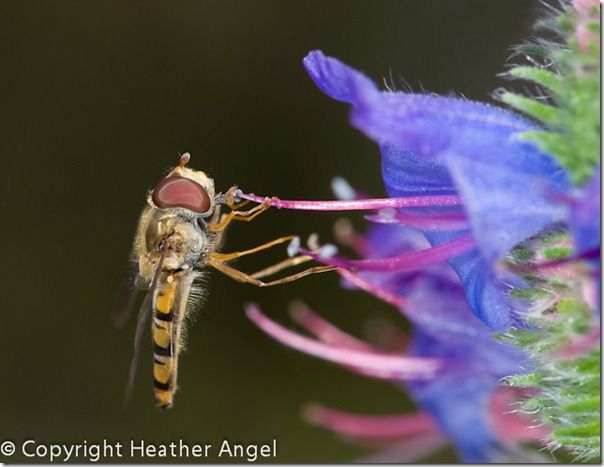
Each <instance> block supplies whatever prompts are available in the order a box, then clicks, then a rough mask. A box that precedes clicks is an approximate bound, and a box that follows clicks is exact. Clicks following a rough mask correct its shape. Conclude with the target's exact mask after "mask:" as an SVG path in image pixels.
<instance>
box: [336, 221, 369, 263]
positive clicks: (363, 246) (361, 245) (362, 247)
mask: <svg viewBox="0 0 604 467" xmlns="http://www.w3.org/2000/svg"><path fill="white" fill-rule="evenodd" d="M333 231H334V235H335V237H336V240H337V241H338V242H339V243H341V244H342V245H346V246H347V247H350V248H352V249H353V250H354V251H355V252H356V253H357V254H358V255H359V256H366V254H367V251H368V250H369V245H368V244H367V239H366V238H365V236H364V235H362V234H360V233H358V232H357V231H356V230H355V229H354V227H353V225H352V222H350V221H349V220H348V219H345V218H341V219H338V220H337V221H336V222H335V224H334V226H333Z"/></svg>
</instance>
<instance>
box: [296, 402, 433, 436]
mask: <svg viewBox="0 0 604 467" xmlns="http://www.w3.org/2000/svg"><path fill="white" fill-rule="evenodd" d="M304 415H305V417H306V418H307V419H308V420H309V421H310V422H311V423H313V424H315V425H319V426H322V427H323V428H327V429H328V430H331V431H334V432H337V433H339V434H342V435H347V436H354V437H362V438H398V439H400V438H406V437H409V436H418V435H421V434H425V433H438V428H437V426H436V424H435V423H434V421H433V420H432V418H430V417H429V416H428V415H427V414H425V413H422V412H415V413H409V414H402V415H385V416H372V415H358V414H352V413H348V412H341V411H339V410H334V409H330V408H327V407H324V406H322V405H319V404H311V405H309V406H308V407H307V408H306V410H305V411H304Z"/></svg>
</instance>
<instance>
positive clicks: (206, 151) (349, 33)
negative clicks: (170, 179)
mask: <svg viewBox="0 0 604 467" xmlns="http://www.w3.org/2000/svg"><path fill="white" fill-rule="evenodd" d="M540 8H543V7H542V6H540V5H539V3H538V2H537V1H525V0H506V1H494V0H490V1H489V0H487V1H485V0H472V1H469V0H457V1H454V2H451V1H445V0H442V1H434V0H412V1H409V0H408V1H398V0H397V1H385V0H382V1H379V2H369V1H350V0H346V1H344V0H340V1H329V2H326V1H323V0H317V1H309V0H307V1H304V2H283V1H279V0H272V1H269V0H263V1H255V2H250V1H244V0H238V1H233V0H230V1H228V0H227V1H224V0H220V1H218V0H216V1H177V2H157V1H145V2H142V1H131V2H122V1H107V0H103V1H92V2H80V1H61V2H51V1H37V2H21V1H17V0H15V1H4V2H2V5H1V6H0V10H1V14H0V35H1V36H2V40H1V41H0V60H1V61H2V74H1V76H0V81H1V83H2V85H1V91H0V92H1V99H2V102H3V105H2V107H3V111H2V113H1V116H0V119H1V125H2V137H1V138H0V146H1V148H2V151H1V153H2V168H3V179H4V181H3V183H2V192H3V193H2V200H3V202H2V205H3V212H4V216H3V219H4V220H3V228H2V239H3V242H2V243H3V245H4V248H3V251H2V258H3V261H2V262H3V267H2V272H1V273H0V274H2V293H1V294H0V297H1V298H0V304H1V306H2V310H3V311H2V313H3V317H4V325H3V328H4V332H3V338H2V348H3V357H4V359H3V363H2V368H3V370H2V373H3V383H2V385H1V386H0V396H1V397H0V398H1V400H2V409H1V410H2V413H1V416H0V428H1V429H0V437H1V439H2V440H3V439H11V440H14V441H16V442H18V443H20V442H22V441H23V440H24V439H25V438H34V439H35V440H36V441H38V442H44V443H51V442H55V443H56V442H59V443H74V442H82V441H83V440H84V439H87V440H88V442H89V443H92V442H98V441H100V440H102V439H103V438H105V439H108V440H113V441H122V442H127V441H128V440H129V439H131V438H135V439H145V440H147V441H149V442H156V443H157V442H169V441H173V440H177V439H179V438H183V439H184V440H185V441H187V442H189V443H212V444H214V445H217V444H219V443H220V441H221V440H222V439H223V438H229V439H230V440H232V441H233V442H262V441H268V440H270V439H272V438H277V440H278V449H279V450H278V454H279V456H278V458H277V461H279V462H343V461H351V460H354V459H359V458H362V457H363V456H366V455H368V454H369V453H370V452H371V451H370V450H367V449H364V448H361V447H358V446H353V445H351V444H348V443H346V442H345V441H343V440H339V439H337V438H336V437H335V436H333V435H332V434H330V433H328V432H326V431H323V430H321V429H318V428H315V427H312V426H310V425H308V424H307V423H306V422H305V421H304V420H303V418H302V416H301V411H302V409H303V407H304V405H305V404H306V403H308V402H310V401H318V402H321V403H324V404H326V405H329V406H332V407H335V408H339V409H343V410H350V411H353V412H360V413H368V414H395V413H400V412H403V411H409V410H413V406H412V403H411V401H410V400H409V399H408V397H407V396H406V395H405V393H404V392H403V391H401V390H400V389H398V388H396V387H394V386H391V385H389V384H387V383H385V382H381V381H374V380H369V379H364V378H362V377H360V376H356V375H353V374H351V373H348V372H346V371H345V370H343V369H340V368H337V367H335V366H332V365H329V364H326V363H324V362H322V361H318V360H316V359H312V358H310V357H307V356H305V355H302V354H298V353H296V352H294V351H291V350H289V349H286V348H284V347H282V346H280V345H279V344H277V343H275V342H274V341H272V340H271V339H269V338H268V337H267V336H265V335H264V334H262V333H261V332H260V331H259V330H258V329H256V328H255V327H254V326H253V325H252V324H251V323H250V322H249V321H248V320H247V319H246V317H245V315H244V313H243V304H244V303H245V302H246V301H255V302H258V303H259V304H261V305H262V307H263V309H264V311H265V312H266V313H267V314H269V315H270V316H271V317H273V318H274V319H276V320H278V321H280V322H281V323H285V324H287V325H288V326H291V322H290V321H289V317H288V315H287V307H288V304H289V303H290V302H291V301H292V300H294V299H297V298H300V299H303V300H304V301H305V302H306V303H308V304H309V305H310V306H311V307H313V308H314V309H315V310H316V311H318V312H319V313H321V314H322V315H323V316H325V317H326V318H327V319H329V320H330V321H332V322H334V323H335V324H337V325H338V326H340V327H342V328H343V329H345V330H347V331H349V332H351V333H354V334H355V335H358V336H362V335H363V333H364V332H365V331H366V328H367V326H368V323H369V324H370V323H371V322H374V321H375V320H380V319H388V320H390V321H391V322H392V323H394V324H395V325H396V326H398V327H400V328H401V329H405V326H406V324H405V321H404V320H403V319H402V318H401V317H400V316H399V315H398V312H397V311H395V310H393V309H391V308H390V307H388V306H386V305H384V304H382V303H379V302H378V301H376V300H374V299H373V298H371V297H369V296H367V295H364V294H362V293H359V292H350V291H345V290H343V289H341V287H340V286H339V281H338V279H337V277H335V275H322V276H315V277H310V278H307V279H304V280H302V281H299V282H296V283H294V284H291V285H287V286H283V287H279V288H270V289H256V288H254V287H252V286H250V285H245V284H240V283H237V282H233V281H232V280H230V279H228V278H227V277H224V276H222V275H220V274H219V273H216V272H212V273H211V277H210V280H209V281H208V294H207V299H206V300H205V304H204V306H203V308H202V309H201V310H200V311H199V312H198V313H197V318H196V320H195V323H194V324H193V325H192V326H190V328H189V331H188V346H187V351H186V353H185V354H184V355H182V357H181V359H180V375H179V380H180V381H179V383H180V390H179V392H178V393H177V396H176V400H175V407H174V408H173V409H172V410H170V411H168V412H159V411H157V410H156V409H155V408H154V403H153V397H152V383H151V376H150V375H151V346H150V342H147V341H148V339H147V340H146V342H145V348H144V350H143V358H142V361H141V366H140V369H139V375H138V380H137V382H136V385H135V388H134V394H133V398H132V401H131V403H130V404H129V406H128V407H126V408H124V407H123V405H122V397H123V392H124V388H125V383H126V377H127V372H128V366H129V362H130V358H131V352H132V342H133V335H134V322H130V323H129V324H128V325H127V326H126V328H125V329H123V330H121V331H118V330H116V329H115V328H114V327H113V326H112V324H111V321H110V311H111V307H112V303H113V300H114V296H115V293H116V289H117V288H118V286H119V284H120V281H121V280H122V278H123V277H124V276H125V275H126V274H127V273H128V270H127V259H128V254H129V251H130V247H131V243H132V239H133V235H134V229H135V226H136V223H137V218H138V215H139V212H140V209H141V208H142V206H143V204H144V201H145V196H146V192H147V190H148V189H149V188H150V187H151V186H153V185H154V184H155V183H156V182H157V181H158V180H159V178H160V177H161V176H162V175H163V174H164V171H165V170H166V169H167V168H168V167H169V166H171V165H174V164H175V163H176V162H177V160H178V154H179V152H184V151H190V152H191V154H192V156H193V157H192V162H191V166H192V167H194V168H198V169H203V170H205V171H207V172H209V174H210V175H211V176H213V178H214V179H215V181H216V185H217V189H219V190H226V189H227V188H228V187H230V186H231V185H234V184H237V185H239V186H241V187H243V188H244V189H245V190H247V191H249V192H255V193H259V194H263V195H278V196H280V197H282V198H290V199H292V198H293V199H302V198H304V199H326V198H332V197H333V195H332V193H331V191H330V181H331V179H332V178H333V177H334V176H336V175H341V176H344V177H346V178H347V179H348V180H349V181H350V182H351V183H352V184H353V185H354V186H355V187H357V188H359V189H360V190H362V191H364V192H366V193H370V194H372V195H375V196H383V195H384V191H383V188H382V184H381V178H380V166H379V153H378V150H377V148H376V146H375V145H374V144H373V143H371V142H370V141H368V140H366V139H365V138H364V137H363V136H362V135H361V134H360V133H358V132H357V131H356V130H354V129H353V128H352V127H350V126H349V124H348V122H347V111H348V109H347V106H346V105H343V104H340V103H337V102H334V101H331V100H330V99H329V98H327V97H326V96H324V95H323V94H322V93H321V92H320V91H319V90H318V89H317V88H315V86H314V85H313V84H312V82H311V80H310V79H309V78H308V77H307V75H306V73H305V72H304V69H303V67H302V63H301V61H302V58H303V57H304V55H305V54H306V53H307V52H308V51H309V50H312V49H317V48H320V49H322V50H323V51H325V52H326V53H327V54H329V55H333V56H335V57H338V58H340V59H342V60H343V61H345V62H347V63H349V64H351V65H352V66H354V67H357V68H359V69H361V70H363V71H364V72H366V73H367V74H368V75H369V76H371V77H373V78H375V79H376V80H377V81H378V82H383V79H384V78H385V79H386V81H387V82H388V83H390V84H394V86H395V87H399V88H402V85H400V82H401V81H400V78H404V80H406V82H408V83H409V84H410V85H411V87H412V88H413V89H414V90H416V91H420V90H422V89H425V90H429V91H433V92H437V93H441V94H447V93H450V92H452V91H454V92H456V93H461V94H463V95H464V96H466V97H467V98H469V99H477V100H490V97H489V96H490V93H491V92H492V91H493V90H494V89H496V88H497V87H499V86H503V85H507V84H508V83H506V82H505V81H503V80H501V79H499V78H497V77H496V74H498V73H500V72H502V71H504V70H505V67H504V61H505V60H506V58H507V57H508V56H509V55H510V46H511V45H513V44H517V43H519V42H521V41H522V40H523V39H524V38H527V37H529V36H530V30H529V29H530V26H531V24H532V23H533V21H534V19H535V17H536V15H537V13H538V11H539V9H540ZM339 217H340V214H337V213H335V214H329V213H312V212H310V213H303V212H287V211H283V210H281V211H278V210H274V211H271V212H269V213H267V214H264V215H263V216H261V217H259V218H258V220H256V221H254V222H252V223H249V224H248V223H237V224H236V225H233V227H232V228H231V229H230V230H229V232H228V236H227V241H226V244H225V247H224V251H233V250H236V249H243V248H246V247H251V246H255V245H257V244H259V243H262V242H265V241H268V240H270V239H273V238H275V237H277V236H280V235H284V234H291V233H296V234H299V235H301V236H303V237H306V236H307V235H309V234H310V233H312V232H317V233H318V234H319V235H320V238H321V240H322V241H324V242H330V241H333V233H332V228H333V224H334V222H335V221H336V220H337V219H338V218H339ZM350 217H351V219H352V220H353V221H354V222H355V223H356V225H358V226H362V224H363V223H362V216H361V215H360V214H354V215H351V216H350ZM284 254H285V252H284V248H277V251H271V252H269V253H266V254H262V255H255V256H253V257H250V258H247V259H246V260H245V261H241V262H240V263H238V266H239V267H241V268H243V269H245V270H247V271H250V272H251V271H255V270H258V269H260V268H262V267H264V266H266V265H268V264H271V263H272V262H274V261H276V260H278V259H281V258H283V256H284ZM214 452H216V451H214ZM454 459H455V458H454V454H453V452H452V451H445V452H443V453H441V454H439V455H438V456H436V457H434V456H433V457H431V458H430V459H428V460H430V461H433V462H434V461H447V460H449V461H451V460H454ZM0 460H2V458H1V457H0ZM6 460H8V459H6ZM10 460H11V461H25V460H27V459H25V458H22V457H20V456H18V455H17V456H13V457H12V458H11V459H10ZM108 460H109V461H110V459H108ZM116 460H119V459H116ZM169 460H170V461H171V462H177V461H178V459H173V458H172V459H169ZM189 460H190V459H189ZM209 460H211V461H220V460H221V459H216V458H215V457H211V458H210V459H209ZM222 460H223V461H225V460H226V461H231V462H233V461H234V459H222ZM146 461H147V462H150V461H152V459H149V458H147V459H146Z"/></svg>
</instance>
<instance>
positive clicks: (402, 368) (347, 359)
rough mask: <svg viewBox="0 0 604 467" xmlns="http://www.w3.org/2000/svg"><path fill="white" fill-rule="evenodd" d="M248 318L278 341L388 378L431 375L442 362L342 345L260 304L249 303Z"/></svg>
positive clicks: (427, 377)
mask: <svg viewBox="0 0 604 467" xmlns="http://www.w3.org/2000/svg"><path fill="white" fill-rule="evenodd" d="M245 312H246V314H247V316H248V318H249V319H250V320H251V321H252V322H253V323H254V324H256V326H258V327H259V328H260V329H262V330H263V331H264V332H266V333H267V334H268V335H269V336H271V337H272V338H273V339H275V340H276V341H279V342H281V343H282V344H284V345H286V346H288V347H291V348H293V349H296V350H299V351H300V352H304V353H306V354H309V355H313V356H315V357H319V358H322V359H323V360H327V361H330V362H334V363H339V364H340V365H343V366H346V367H354V368H357V369H359V370H361V371H363V372H366V374H371V376H374V377H376V378H382V379H387V380H405V379H430V378H432V377H433V376H434V374H435V372H436V370H437V369H438V368H439V366H440V364H441V363H440V361H439V360H437V359H431V358H419V357H406V356H401V355H398V354H390V355H389V354H385V353H377V352H369V351H361V350H353V349H350V348H338V347H333V346H331V345H328V344H325V343H323V342H318V341H315V340H313V339H310V338H308V337H304V336H301V335H299V334H297V333H295V332H292V331H290V330H288V329H286V328H284V327H283V326H281V325H279V324H277V323H276V322H274V321H272V320H271V319H269V318H268V317H267V316H266V315H264V314H263V313H262V312H261V311H260V309H259V308H258V306H257V305H255V304H248V305H246V307H245Z"/></svg>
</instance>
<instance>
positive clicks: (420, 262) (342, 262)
mask: <svg viewBox="0 0 604 467" xmlns="http://www.w3.org/2000/svg"><path fill="white" fill-rule="evenodd" d="M475 247H476V244H475V243H474V239H473V238H472V237H471V236H470V235H463V236H461V237H458V238H455V239H453V240H449V241H448V242H444V243H441V244H440V245H437V246H434V247H432V248H427V249H425V250H421V251H413V252H411V253H404V254H402V255H399V256H393V257H391V258H380V259H361V260H351V259H346V258H340V257H332V258H324V257H322V256H321V255H319V254H317V253H313V252H312V251H309V250H306V249H304V248H301V249H300V252H302V253H303V254H305V255H308V256H311V257H312V258H313V259H315V260H316V261H319V262H320V263H324V264H328V265H331V266H336V267H340V268H345V269H356V270H359V271H381V272H387V271H411V270H414V269H419V268H422V267H424V266H428V265H430V264H434V263H440V262H442V261H444V260H446V259H449V258H452V257H454V256H458V255H461V254H462V253H466V252H468V251H470V250H473V249H474V248H475Z"/></svg>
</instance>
